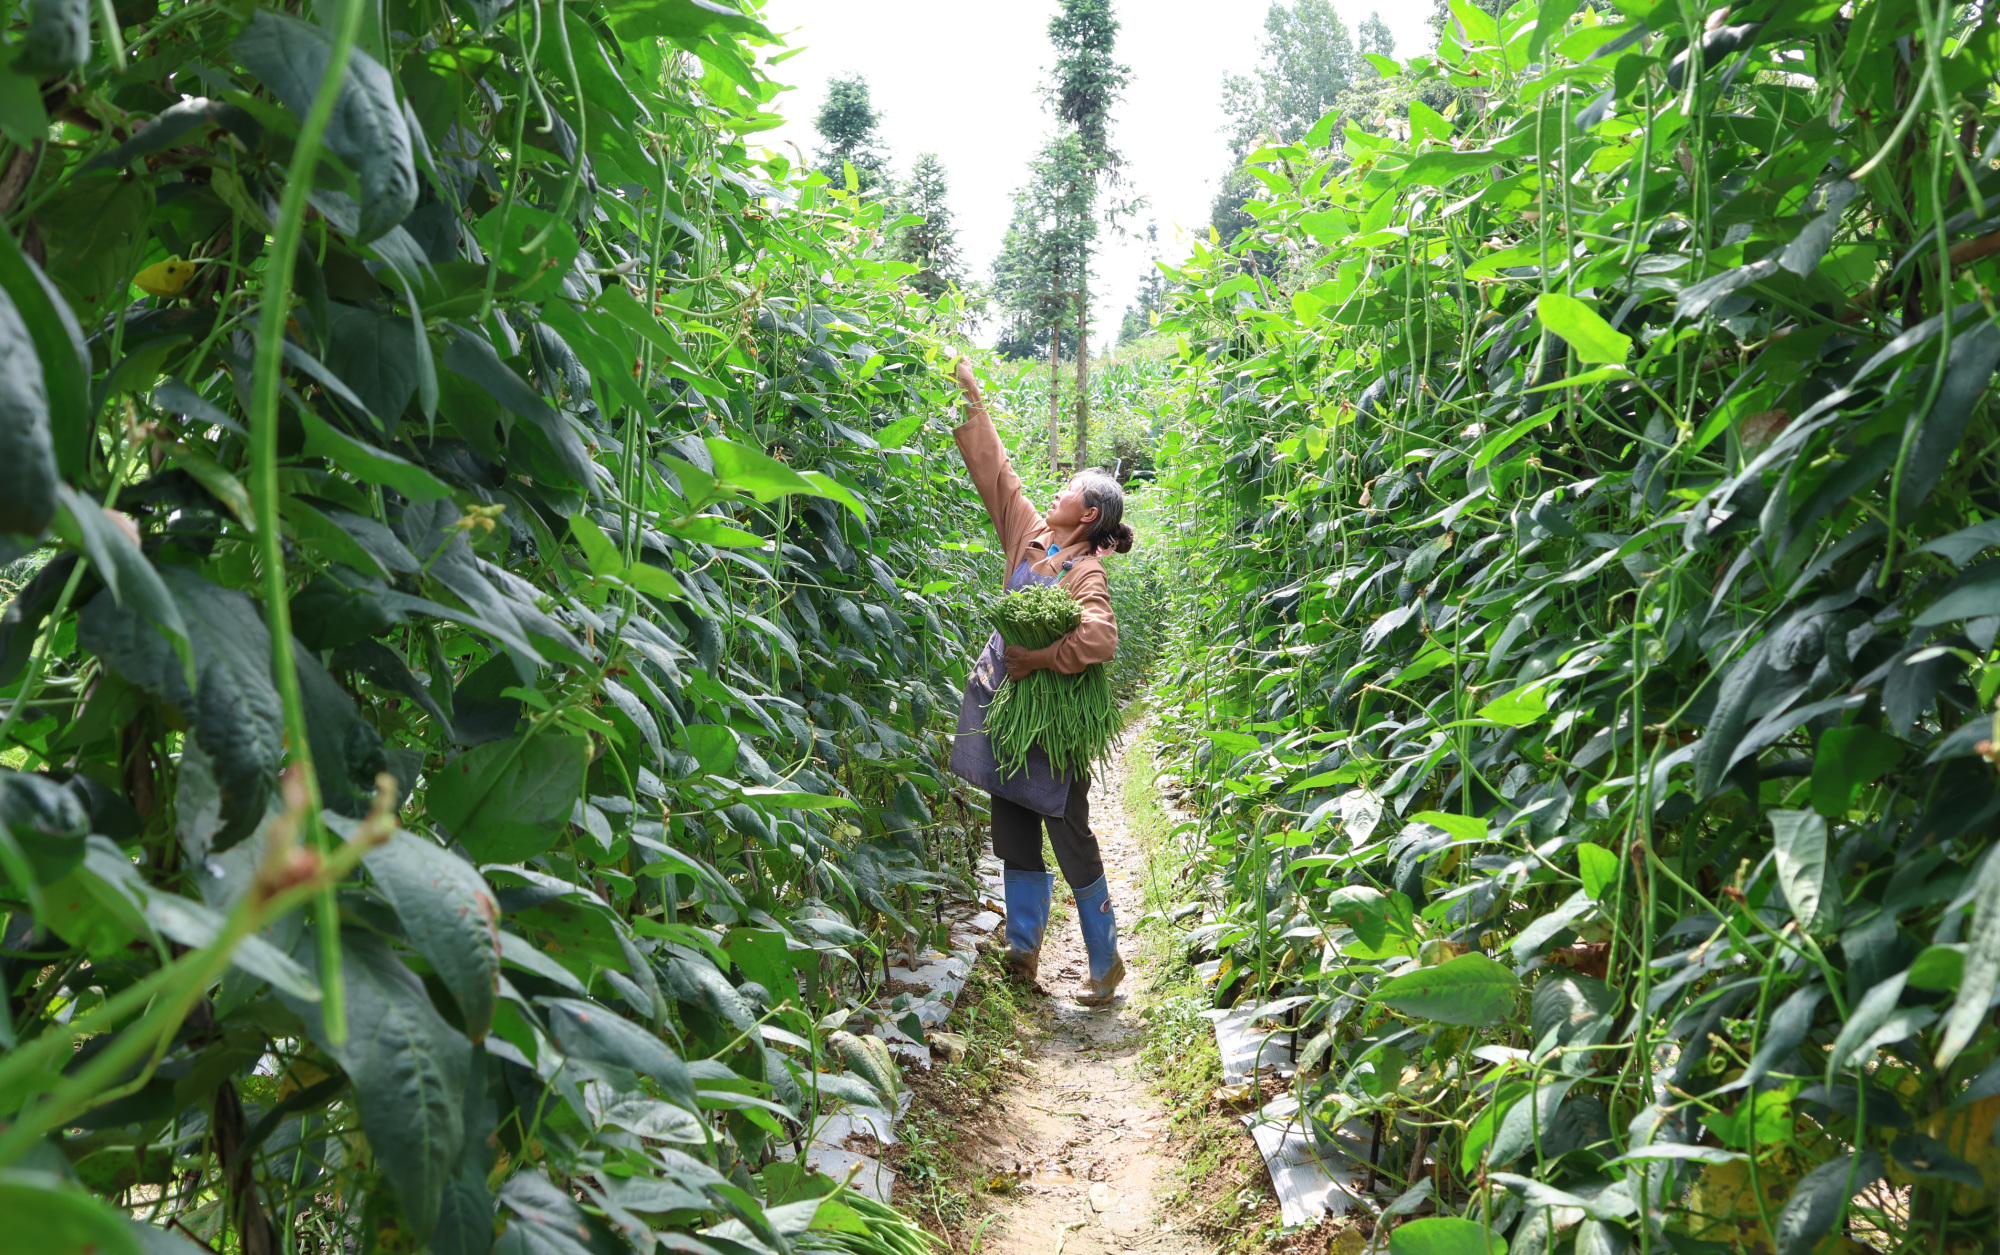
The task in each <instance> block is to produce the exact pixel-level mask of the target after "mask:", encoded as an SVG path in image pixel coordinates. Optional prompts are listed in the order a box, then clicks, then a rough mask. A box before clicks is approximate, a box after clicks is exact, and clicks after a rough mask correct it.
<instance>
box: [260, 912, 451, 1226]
mask: <svg viewBox="0 0 2000 1255" xmlns="http://www.w3.org/2000/svg"><path fill="white" fill-rule="evenodd" d="M340 947H341V965H340V970H341V984H342V987H343V988H344V989H345V991H346V997H347V1039H346V1040H345V1041H344V1042H342V1043H341V1044H340V1045H338V1046H336V1045H334V1044H333V1043H332V1042H331V1041H330V1040H328V1038H327V1035H326V1031H325V1028H324V1026H323V1025H322V1024H321V1022H320V1015H319V1004H317V1003H305V1002H300V1001H298V1000H297V999H287V1000H286V1004H287V1005H288V1006H290V1007H291V1009H292V1011H293V1012H294V1013H295V1014H297V1015H298V1016H299V1018H301V1019H303V1020H304V1021H305V1023H306V1030H307V1032H308V1033H310V1034H311V1036H312V1038H313V1040H314V1041H315V1042H316V1043H317V1044H318V1045H319V1048H320V1049H322V1050H324V1051H326V1052H327V1053H328V1054H329V1055H331V1056H333V1058H335V1059H336V1060H338V1061H339V1062H340V1066H341V1069H342V1070H343V1071H345V1072H346V1073H347V1076H348V1079H349V1080H350V1081H351V1082H352V1083H353V1085H354V1097H355V1101H356V1105H357V1106H358V1107H359V1108H360V1112H361V1128H362V1131H363V1132H365V1133H366V1134H367V1135H368V1145H369V1147H370V1149H371V1151H372V1152H373V1154H374V1156H375V1160H376V1162H377V1164H378V1165H380V1167H381V1169H382V1176H383V1179H384V1181H385V1182H386V1183H387V1184H388V1186H389V1188H390V1189H392V1190H394V1191H395V1194H396V1200H397V1201H398V1202H399V1203H401V1204H402V1211H403V1217H404V1219H405V1220H406V1221H407V1222H408V1224H409V1227H410V1229H411V1231H412V1232H413V1233H414V1234H415V1235H416V1238H417V1241H418V1243H419V1244H420V1245H421V1244H422V1243H424V1242H425V1241H427V1240H428V1239H429V1237H430V1234H431V1230H433V1229H434V1228H436V1227H437V1222H438V1210H439V1207H440V1206H441V1202H442V1199H443V1196H444V1190H445V1184H446V1183H447V1182H448V1181H449V1180H450V1179H451V1178H452V1177H453V1176H454V1175H456V1173H457V1167H458V1162H459V1155H460V1153H461V1152H462V1151H463V1149H464V1146H465V1108H464V1103H465V1092H466V1077H467V1075H468V1074H469V1072H470V1069H471V1067H472V1043H471V1042H469V1041H467V1040H466V1038H465V1036H464V1035H463V1034H461V1033H460V1032H459V1031H458V1030H457V1029H454V1028H453V1027H452V1026H451V1025H449V1024H447V1023H445V1021H444V1017H443V1016H440V1015H439V1014H438V1013H437V1009H436V1008H435V1007H433V1006H432V1005H431V999H430V995H429V994H427V993H425V992H424V984H423V982H422V981H421V980H419V979H417V976H416V974H415V973H414V972H412V971H410V969H409V968H407V967H405V966H404V965H403V963H402V961H401V960H400V959H398V958H397V957H396V956H395V954H394V953H393V952H391V951H390V949H389V948H388V946H386V945H384V944H383V943H382V942H381V941H380V940H379V939H377V938H375V937H374V936H372V935H369V934H367V933H363V932H359V931H348V932H345V933H343V934H342V936H341V942H340ZM292 953H293V957H294V958H297V959H298V960H300V961H301V962H303V963H306V964H308V965H309V966H311V967H312V968H313V970H314V972H315V974H317V972H318V964H319V939H318V938H317V936H315V935H314V933H313V932H312V930H310V929H308V930H307V931H306V933H305V934H304V936H303V938H302V939H301V940H300V942H299V945H298V946H297V947H296V948H295V949H294V950H293V952H292Z"/></svg>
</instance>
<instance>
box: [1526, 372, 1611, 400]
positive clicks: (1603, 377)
mask: <svg viewBox="0 0 2000 1255" xmlns="http://www.w3.org/2000/svg"><path fill="white" fill-rule="evenodd" d="M1631 377H1632V372H1631V370H1630V369H1629V368H1628V367H1624V366H1599V367H1598V368H1596V369H1595V370H1586V371H1584V372H1583V373H1582V374H1580V375H1570V376H1567V377H1565V378H1562V379H1558V380H1556V381H1555V382H1554V383H1545V384H1541V385H1539V386H1538V387H1533V388H1527V389H1524V390H1523V392H1522V395H1524V396H1525V395H1526V394H1527V393H1529V392H1552V391H1554V390H1555V389H1557V388H1584V387H1588V386H1590V385H1591V384H1596V383H1609V382H1611V381H1612V380H1614V379H1630V378H1631Z"/></svg>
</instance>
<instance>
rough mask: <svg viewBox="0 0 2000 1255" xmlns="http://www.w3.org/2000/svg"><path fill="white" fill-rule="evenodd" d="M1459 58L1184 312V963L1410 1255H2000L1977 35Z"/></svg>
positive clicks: (1995, 119)
mask: <svg viewBox="0 0 2000 1255" xmlns="http://www.w3.org/2000/svg"><path fill="white" fill-rule="evenodd" d="M1449 9H1450V19H1449V21H1447V22H1446V24H1445V33H1444V35H1443V37H1442V40H1441V43H1440V45H1439V47H1438V48H1437V50H1436V52H1435V54H1434V55H1432V56H1428V57H1418V58H1414V59H1412V60H1410V61H1408V62H1405V63H1400V64H1399V63H1396V62H1392V61H1389V60H1387V59H1383V58H1371V59H1372V60H1373V61H1374V63H1375V66H1376V68H1377V69H1378V70H1379V71H1380V72H1381V73H1383V74H1384V75H1386V76H1388V77H1389V83H1388V84H1387V86H1388V88H1389V89H1391V90H1390V92H1389V93H1388V95H1387V97H1385V98H1388V99H1392V100H1393V101H1394V102H1395V103H1394V108H1393V109H1392V110H1391V111H1390V112H1389V113H1387V114H1385V115H1384V116H1382V117H1377V118H1372V119H1371V118H1351V119H1342V118H1339V117H1329V118H1328V119H1327V120H1326V121H1325V122H1323V123H1322V124H1321V125H1320V126H1319V128H1318V129H1317V130H1315V131H1314V132H1313V133H1312V134H1311V135H1309V136H1308V137H1306V138H1305V139H1303V140H1302V141H1300V142H1298V143H1295V144H1286V145H1277V144H1271V145H1267V146H1266V147H1265V148H1263V149H1262V150H1261V151H1260V152H1258V153H1256V154H1255V155H1254V156H1253V158H1252V164H1251V174H1252V175H1254V176H1255V178H1256V179H1257V180H1258V181H1259V182H1260V183H1261V184H1262V185H1263V191H1262V193H1261V194H1260V196H1259V197H1258V198H1257V199H1255V200H1253V201H1252V203H1251V204H1250V205H1248V206H1247V207H1246V208H1247V211H1248V212H1249V213H1250V214H1251V215H1252V216H1253V217H1254V218H1255V220H1256V226H1255V227H1254V228H1253V229H1252V230H1250V231H1247V232H1246V233H1245V234H1244V235H1243V236H1242V237H1240V238H1239V239H1237V240H1236V241H1235V242H1234V243H1233V244H1232V245H1230V246H1227V247H1225V246H1223V245H1222V244H1220V243H1217V244H1213V245H1208V244H1203V245H1198V246H1197V248H1196V249H1195V255H1194V257H1193V259H1192V260H1191V261H1190V262H1189V263H1187V264H1186V265H1185V266H1184V267H1182V268H1180V269H1179V270H1178V272H1177V274H1176V276H1175V279H1176V283H1177V285H1178V293H1177V296H1176V298H1175V305H1174V309H1173V311H1172V316H1171V317H1170V318H1168V319H1167V320H1166V321H1165V322H1164V323H1163V325H1162V328H1161V334H1162V335H1163V336H1167V337H1171V338H1172V340H1173V343H1174V345H1175V348H1176V351H1177V352H1176V357H1177V360H1176V363H1175V367H1174V369H1175V390H1174V391H1173V393H1172V394H1171V396H1170V397H1169V399H1168V401H1167V404H1166V405H1165V406H1164V412H1165V413H1166V415H1167V420H1166V430H1165V431H1164V434H1163V437H1162V444H1161V448H1160V450H1159V454H1158V456H1159V459H1160V462H1161V467H1162V469H1161V472H1160V476H1161V483H1162V484H1163V485H1164V487H1165V489H1166V490H1167V494H1168V495H1167V497H1166V498H1165V499H1164V500H1163V501H1162V502H1160V503H1159V504H1158V505H1157V506H1156V509H1157V511H1158V514H1159V516H1160V517H1161V518H1162V519H1163V521H1164V523H1165V525H1166V526H1165V530H1166V531H1167V533H1168V535H1169V536H1171V537H1172V538H1173V543H1174V544H1175V545H1176V547H1177V554H1176V557H1175V560H1174V570H1175V575H1174V576H1173V577H1172V578H1170V579H1169V582H1168V584H1169V588H1170V589H1172V590H1173V593H1174V596H1175V597H1176V600H1177V605H1176V619H1175V621H1176V622H1177V623H1178V625H1179V626H1178V629H1177V632H1178V635H1177V637H1176V640H1175V641H1174V643H1173V645H1172V648H1171V650H1170V663H1169V666H1168V668H1167V671H1166V673H1165V674H1164V675H1163V677H1162V682H1161V684H1160V686H1159V687H1158V689H1157V690H1156V700H1157V703H1158V705H1159V707H1160V709H1161V711H1162V713H1163V719H1164V731H1165V734H1166V736H1167V738H1168V740H1169V742H1170V747H1171V749H1172V752H1173V753H1174V754H1175V755H1177V757H1176V758H1175V759H1174V763H1175V765H1174V767H1173V772H1174V774H1175V775H1176V776H1177V777H1178V778H1180V779H1181V780H1182V781H1184V782H1185V784H1186V787H1187V789H1188V790H1189V793H1188V799H1187V800H1189V801H1190V802H1192V803H1194V804H1195V806H1194V809H1195V811H1196V815H1197V817H1196V818H1194V819H1191V820H1190V821H1189V822H1188V823H1187V824H1186V825H1184V827H1183V829H1182V831H1181V834H1180V836H1181V840H1183V841H1184V842H1185V843H1186V848H1187V849H1188V850H1189V851H1191V852H1192V853H1193V854H1194V856H1195V857H1194V859H1193V860H1192V863H1191V868H1190V873H1189V876H1188V885H1189V888H1190V891H1191V896H1192V897H1196V898H1198V899H1199V900H1200V901H1201V902H1203V903H1204V904H1205V908H1206V909H1205V911H1204V912H1203V913H1202V914H1201V916H1200V919H1201V921H1203V922H1201V923H1200V926H1199V927H1197V928H1195V929H1194V931H1193V932H1191V933H1190V934H1188V938H1187V941H1188V949H1189V957H1190V960H1191V961H1193V962H1196V963H1198V964H1199V965H1200V967H1199V970H1200V971H1201V972H1202V973H1203V974H1204V976H1205V978H1206V980H1207V988H1208V989H1209V990H1210V992H1211V994H1212V997H1213V1000H1214V1002H1215V1004H1216V1005H1217V1006H1224V1007H1238V1008H1247V1007H1253V1006H1254V1007H1258V1008H1260V1011H1259V1017H1260V1019H1261V1021H1262V1022H1263V1023H1264V1024H1265V1025H1266V1026H1267V1027H1269V1026H1271V1025H1272V1024H1273V1022H1276V1023H1277V1024H1278V1026H1281V1027H1287V1028H1289V1030H1290V1031H1291V1032H1292V1033H1293V1034H1294V1043H1295V1053H1294V1055H1293V1056H1292V1057H1290V1058H1289V1059H1288V1060H1287V1063H1288V1065H1289V1066H1293V1067H1295V1068H1296V1075H1295V1077H1294V1078H1293V1080H1292V1085H1293V1087H1294V1091H1295V1094H1296V1096H1297V1098H1298V1099H1299V1100H1300V1104H1301V1110H1302V1111H1303V1113H1304V1119H1305V1121H1306V1122H1307V1124H1308V1125H1309V1127H1310V1129H1311V1131H1312V1133H1313V1136H1314V1138H1315V1140H1316V1142H1317V1145H1318V1147H1319V1149H1320V1150H1321V1151H1322V1152H1323V1153H1324V1154H1325V1155H1327V1156H1329V1157H1333V1156H1339V1158H1335V1159H1332V1160H1331V1162H1333V1163H1334V1164H1335V1165H1336V1166H1335V1168H1334V1171H1333V1174H1334V1175H1335V1177H1336V1178H1337V1179H1339V1180H1341V1181H1343V1182H1347V1183H1352V1184H1356V1185H1361V1186H1365V1187H1366V1188H1367V1190H1368V1192H1369V1193H1370V1194H1371V1196H1372V1197H1373V1199H1374V1200H1375V1201H1373V1202H1370V1203H1365V1204H1357V1207H1359V1208H1360V1209H1361V1210H1363V1211H1367V1210H1369V1209H1370V1208H1371V1207H1380V1206H1381V1204H1382V1203H1383V1202H1385V1201H1386V1200H1388V1199H1394V1200H1395V1206H1393V1207H1389V1208H1386V1209H1385V1210H1384V1211H1383V1214H1382V1215H1381V1217H1380V1218H1379V1226H1380V1230H1385V1231H1391V1232H1390V1234H1389V1239H1388V1246H1389V1248H1390V1249H1391V1250H1395V1251H1410V1252H1415V1251H1447V1250H1449V1251H1460V1250H1464V1251H1485V1250H1487V1249H1488V1247H1489V1243H1492V1246H1491V1249H1494V1250H1498V1249H1501V1247H1500V1246H1499V1242H1501V1241H1504V1242H1505V1243H1507V1244H1508V1246H1507V1249H1510V1250H1512V1251H1514V1252H1516V1253H1517V1255H1521V1253H1525V1252H1543V1251H1563V1252H1570V1251H1574V1252H1575V1253H1576V1255H1599V1253H1610V1252H1619V1251H1627V1250H1635V1249H1636V1250H1640V1251H1645V1252H1665V1251H1674V1252H1684V1253H1692V1252H1705V1251H1716V1252H1721V1251H1776V1252H1779V1253H1781V1255H1803V1253H1804V1252H1807V1251H1822V1252H1825V1251H1864V1250H1868V1251H1878V1252H1917V1251H1923V1252H1932V1251H1954V1252H1956V1251H1968V1252H1969V1251H1992V1250H1994V1249H1996V1247H1995V1242H1996V1237H1995V1235H1996V1233H2000V1211H1996V1204H2000V1145H1996V1142H1995V1115H1996V1112H2000V1062H1996V1054H2000V1028H1996V1023H1995V1016H1994V1007H1995V1005H1996V993H2000V854H1996V842H1995V840H1994V836H1995V833H1996V831H2000V788H1996V778H1995V763H1996V762H2000V751H1997V750H1996V748H1995V747H1996V745H2000V729H1996V724H1995V713H1994V712H1995V706H1994V699H1995V696H1996V691H2000V655H1996V653H1995V651H1994V644H1995V635H1996V630H2000V558H1996V557H1995V546H1996V545H2000V476H1996V471H1995V467H1996V465H2000V463H1996V461H1995V457H1994V454H1995V450H1996V447H1997V446H2000V425H1996V422H1995V415H1994V410H1993V406H1992V403H1991V400H1990V396H1989V385H1990V382H1991V379H1992V376H1993V374H1994V369H1995V366H1996V364H2000V324H1996V317H2000V310H1997V309H1996V308H1995V305H1994V302H1993V296H1992V290H1991V289H1992V287H1993V285H1994V282H1995V278H1996V270H1995V266H1996V262H1995V257H1996V255H1997V254H2000V230H1996V228H2000V216H1996V215H2000V170H1996V157H2000V101H1996V99H1995V96H1994V82H1995V76H1996V71H2000V14H1996V13H1995V11H1994V9H1993V7H1992V6H1990V5H1955V4H1947V3H1942V2H1940V0H1854V2H1853V3H1836V2H1824V3H1816V2H1813V0H1753V2H1752V3H1748V4H1739V5H1733V6H1730V7H1726V8H1725V7H1721V6H1717V5H1712V4H1709V3H1706V2H1705V0H1664V2H1661V3H1654V2H1652V0H1615V3H1614V4H1613V5H1602V4H1595V5H1590V6H1587V7H1586V6H1579V5H1577V4H1575V3H1570V2H1566V0H1545V2H1543V3H1539V4H1536V3H1518V4H1515V5H1513V6H1512V7H1511V8H1506V9H1504V11H1503V12H1502V13H1501V14H1500V15H1499V16H1498V17H1495V16H1492V15H1491V14H1490V12H1489V11H1488V8H1487V7H1486V6H1478V5H1470V4H1466V3H1462V2H1461V0H1452V3H1451V4H1450V6H1449ZM1191 909H1192V908H1191ZM1399 1226H1400V1227H1399Z"/></svg>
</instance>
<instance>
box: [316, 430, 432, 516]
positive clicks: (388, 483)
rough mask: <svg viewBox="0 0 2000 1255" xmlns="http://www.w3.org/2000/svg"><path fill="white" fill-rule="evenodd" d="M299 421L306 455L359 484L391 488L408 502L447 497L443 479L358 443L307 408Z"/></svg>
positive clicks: (372, 447) (385, 452)
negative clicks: (343, 473)
mask: <svg viewBox="0 0 2000 1255" xmlns="http://www.w3.org/2000/svg"><path fill="white" fill-rule="evenodd" d="M299 421H300V422H301V423H303V424H304V425H305V429H306V452H307V453H308V454H310V455H312V456H313V457H321V458H325V459H327V460H328V461H330V462H332V463H333V464H334V465H336V466H338V467H340V468H341V469H342V470H344V471H346V472H347V473H348V474H350V475H352V476H354V477H355V478H356V479H358V480H360V481H362V482H363V483H367V484H381V485H383V486H384V487H388V488H394V489H395V490H396V491H397V492H400V493H402V494H403V495H404V496H406V497H408V498H410V499H411V500H412V501H441V500H443V499H444V498H446V497H449V496H451V489H450V488H449V487H447V486H446V485H445V483H444V481H443V480H441V479H439V478H438V477H437V476H435V475H433V474H431V473H430V472H429V471H427V470H425V469H424V468H423V467H421V466H418V465H417V464H416V463H414V462H410V461H407V460H405V459H403V458H400V457H397V456H396V455H395V454H393V453H389V452H387V451H385V450H382V449H377V448H375V447H374V446H373V445H366V444H363V443H361V442H360V441H359V440H356V439H354V437H352V436H349V435H348V434H346V433H345V432H343V431H341V430H339V429H338V428H336V427H334V426H333V424H331V423H329V422H327V421H326V420H325V419H323V418H321V417H320V416H319V415H317V414H314V413H313V412H311V411H310V410H300V411H299Z"/></svg>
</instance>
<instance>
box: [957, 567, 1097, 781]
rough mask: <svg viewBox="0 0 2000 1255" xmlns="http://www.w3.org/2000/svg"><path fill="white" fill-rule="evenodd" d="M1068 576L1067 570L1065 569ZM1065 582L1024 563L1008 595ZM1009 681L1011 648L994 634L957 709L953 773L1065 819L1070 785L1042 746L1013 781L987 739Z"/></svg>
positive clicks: (1032, 750)
mask: <svg viewBox="0 0 2000 1255" xmlns="http://www.w3.org/2000/svg"><path fill="white" fill-rule="evenodd" d="M1063 569H1064V570H1068V569H1069V568H1068V567H1067V566H1064V568H1063ZM1061 580H1062V576H1061V575H1060V574H1058V575H1037V574H1035V571H1034V569H1033V568H1032V567H1031V566H1029V565H1028V562H1027V560H1026V559H1023V560H1022V562H1021V565H1020V566H1018V567H1015V568H1014V573H1013V574H1012V575H1010V576H1008V577H1007V591H1008V592H1009V593H1018V592H1020V591H1021V590H1022V589H1024V588H1033V587H1038V586H1046V585H1049V584H1055V583H1059V582H1060V581H1061ZM1006 679H1007V643H1006V642H1005V641H1003V640H1001V639H1000V633H998V632H995V633H994V634H993V638H992V639H991V640H989V641H987V642H986V649H985V650H984V651H983V652H982V653H981V654H980V655H979V661H978V662H976V663H974V664H973V666H972V674H971V675H970V676H968V677H967V678H966V681H965V696H964V697H963V698H962V699H961V700H960V701H959V704H958V735H957V736H956V737H955V738H953V740H952V743H951V769H952V771H953V773H954V774H956V775H957V776H959V777H960V778H961V779H963V780H964V781H965V782H966V783H967V784H970V785H973V786H974V787H976V788H981V789H984V790H986V791H987V792H988V793H990V794H992V795H993V796H994V797H999V798H1005V799H1007V800H1008V801H1010V802H1012V803H1014V804H1015V805H1017V806H1025V807H1027V808H1028V809H1029V810H1031V811H1033V812H1035V813H1036V814H1037V815H1047V816H1049V817H1050V818H1052V819H1061V818H1062V816H1063V812H1064V811H1065V810H1067V809H1068V808H1069V788H1070V784H1071V783H1072V782H1071V779H1070V777H1068V776H1063V775H1058V774H1056V771H1055V769H1054V768H1053V767H1051V766H1049V756H1048V755H1047V754H1045V753H1043V752H1042V747H1041V746H1039V745H1036V746H1031V747H1030V748H1029V750H1028V766H1027V770H1026V771H1025V772H1016V773H1015V774H1013V775H1011V776H1003V775H1001V774H1000V762H999V760H998V759H997V758H995V757H994V755H993V742H992V741H991V740H990V739H989V738H988V737H987V735H986V707H987V706H988V705H990V704H991V703H992V701H993V694H994V691H995V690H997V689H998V688H999V687H1000V685H1001V684H1002V683H1003V682H1004V681H1005V680H1006Z"/></svg>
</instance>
